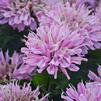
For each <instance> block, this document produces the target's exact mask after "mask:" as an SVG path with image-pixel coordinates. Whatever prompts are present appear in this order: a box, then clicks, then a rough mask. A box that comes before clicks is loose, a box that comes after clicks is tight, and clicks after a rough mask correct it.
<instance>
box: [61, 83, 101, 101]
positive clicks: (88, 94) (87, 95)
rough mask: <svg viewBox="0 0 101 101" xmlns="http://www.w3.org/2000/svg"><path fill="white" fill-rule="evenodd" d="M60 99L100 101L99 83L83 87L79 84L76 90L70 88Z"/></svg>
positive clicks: (100, 90) (65, 100) (100, 88)
mask: <svg viewBox="0 0 101 101" xmlns="http://www.w3.org/2000/svg"><path fill="white" fill-rule="evenodd" d="M61 97H62V98H63V99H64V101H101V83H98V82H90V83H86V84H85V85H84V84H83V83H79V84H78V85H77V90H76V88H75V87H72V86H70V87H69V88H67V89H66V94H63V93H62V96H61Z"/></svg>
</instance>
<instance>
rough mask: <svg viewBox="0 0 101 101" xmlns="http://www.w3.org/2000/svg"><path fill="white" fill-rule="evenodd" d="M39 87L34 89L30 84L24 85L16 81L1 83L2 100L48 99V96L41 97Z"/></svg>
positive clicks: (39, 100)
mask: <svg viewBox="0 0 101 101" xmlns="http://www.w3.org/2000/svg"><path fill="white" fill-rule="evenodd" d="M39 95H40V92H39V88H37V89H35V90H32V89H31V87H30V84H24V85H23V86H22V87H20V85H18V84H17V82H16V83H10V84H7V85H0V101H48V99H47V96H48V95H46V96H44V97H42V98H41V99H39V97H38V96H39Z"/></svg>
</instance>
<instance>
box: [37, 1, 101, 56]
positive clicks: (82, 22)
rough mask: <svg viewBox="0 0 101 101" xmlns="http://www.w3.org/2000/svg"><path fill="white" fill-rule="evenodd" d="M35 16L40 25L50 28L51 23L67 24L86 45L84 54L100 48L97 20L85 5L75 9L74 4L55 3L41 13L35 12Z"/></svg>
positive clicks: (99, 28) (100, 40)
mask: <svg viewBox="0 0 101 101" xmlns="http://www.w3.org/2000/svg"><path fill="white" fill-rule="evenodd" d="M99 15H100V13H99ZM37 16H38V18H39V21H40V25H46V26H51V24H53V23H55V24H58V25H65V24H67V25H68V26H69V28H70V29H71V30H72V31H75V30H76V29H78V30H79V32H80V33H81V36H82V37H84V38H85V42H86V44H87V45H86V46H85V47H83V50H84V52H83V53H84V54H86V53H87V51H88V50H89V49H91V50H94V49H98V48H101V34H100V33H101V26H100V24H99V23H98V19H99V18H98V17H97V16H96V15H94V14H93V13H92V10H89V9H87V8H86V7H85V5H81V6H78V7H77V4H76V3H73V4H72V5H71V4H70V3H69V2H67V3H65V4H63V3H57V4H55V5H53V6H48V7H45V8H44V10H43V11H42V12H37ZM97 18H98V19H97ZM100 18H101V17H100Z"/></svg>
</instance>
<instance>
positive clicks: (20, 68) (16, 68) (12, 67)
mask: <svg viewBox="0 0 101 101" xmlns="http://www.w3.org/2000/svg"><path fill="white" fill-rule="evenodd" d="M25 68H27V66H25V65H23V60H22V55H20V54H18V53H16V52H14V53H13V55H12V56H9V53H8V51H7V52H5V53H4V54H3V52H2V51H0V79H1V81H3V80H11V79H27V78H29V77H30V76H29V74H28V72H29V71H25Z"/></svg>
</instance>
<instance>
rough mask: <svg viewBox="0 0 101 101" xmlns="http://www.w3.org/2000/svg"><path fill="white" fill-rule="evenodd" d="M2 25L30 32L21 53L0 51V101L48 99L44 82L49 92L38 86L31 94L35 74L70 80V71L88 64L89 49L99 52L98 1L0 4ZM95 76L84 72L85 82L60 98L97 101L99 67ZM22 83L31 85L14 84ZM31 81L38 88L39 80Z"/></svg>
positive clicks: (4, 0) (3, 0) (100, 98)
mask: <svg viewBox="0 0 101 101" xmlns="http://www.w3.org/2000/svg"><path fill="white" fill-rule="evenodd" d="M3 24H8V25H10V26H11V27H13V29H18V30H19V32H20V31H24V32H23V33H25V32H27V31H29V34H28V35H27V36H25V40H24V42H25V46H24V45H23V47H21V54H18V53H17V52H15V51H14V53H13V54H12V55H9V52H8V51H6V52H2V51H0V101H48V94H47V95H46V96H43V95H44V94H45V93H47V92H49V93H50V92H51V86H52V85H53V83H52V84H49V83H51V79H49V82H48V83H47V84H46V86H47V85H48V84H49V88H48V86H47V87H46V89H48V90H46V89H42V91H43V90H44V91H45V92H44V93H42V94H40V92H39V87H37V89H36V90H33V89H32V88H34V87H32V85H34V84H32V83H33V82H34V80H32V79H34V76H36V75H33V74H34V73H35V72H38V73H42V72H44V71H47V72H48V74H49V75H53V76H54V79H57V76H58V73H59V72H62V73H63V74H64V75H65V76H66V77H67V79H68V80H70V78H71V77H70V74H69V72H70V71H72V72H77V71H79V69H80V68H79V65H80V64H81V62H82V61H87V57H86V54H87V53H88V51H89V50H95V49H101V2H100V0H99V5H98V2H97V0H0V25H3ZM25 29H26V30H25ZM30 30H31V31H30ZM33 31H34V32H33ZM19 36H20V35H19ZM5 43H6V42H5ZM4 49H5V48H4ZM19 51H20V50H19ZM98 75H99V76H97V75H96V74H95V73H94V72H92V71H89V73H88V77H89V79H90V80H89V82H86V83H85V84H84V83H83V82H81V83H78V84H77V88H75V87H74V86H69V87H68V88H67V89H66V93H65V92H63V93H62V94H61V98H62V99H63V100H64V101H101V66H99V67H98ZM26 79H28V80H30V82H31V84H30V83H25V84H24V85H22V86H21V85H19V84H18V82H17V81H15V80H21V83H23V80H26ZM35 79H37V77H36V78H35ZM39 79H40V77H39ZM42 80H43V78H42ZM35 82H36V83H35V84H36V85H37V84H40V80H39V81H37V80H35ZM56 86H57V85H56ZM58 87H59V86H58ZM58 87H56V89H57V88H58ZM52 96H53V95H52ZM52 96H50V97H49V100H50V99H52V98H51V97H52Z"/></svg>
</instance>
